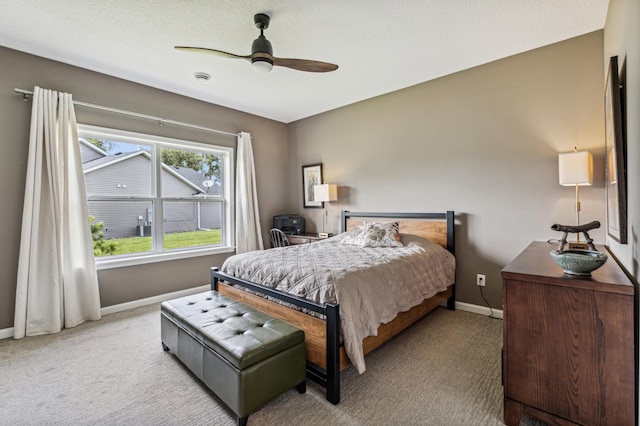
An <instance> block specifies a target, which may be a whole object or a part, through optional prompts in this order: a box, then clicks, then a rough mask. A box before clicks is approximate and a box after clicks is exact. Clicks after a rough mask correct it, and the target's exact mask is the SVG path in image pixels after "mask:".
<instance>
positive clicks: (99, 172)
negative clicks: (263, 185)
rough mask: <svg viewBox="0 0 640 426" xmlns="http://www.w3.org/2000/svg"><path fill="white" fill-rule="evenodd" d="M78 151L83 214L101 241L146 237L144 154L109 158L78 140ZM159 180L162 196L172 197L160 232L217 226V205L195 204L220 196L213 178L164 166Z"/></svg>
mask: <svg viewBox="0 0 640 426" xmlns="http://www.w3.org/2000/svg"><path fill="white" fill-rule="evenodd" d="M80 153H81V157H82V167H83V170H84V175H85V184H86V189H87V196H88V197H89V199H90V201H89V203H88V205H89V214H90V215H92V216H93V217H94V218H95V223H98V222H103V223H104V228H103V231H104V235H105V238H107V239H109V238H125V237H134V236H150V235H151V229H152V228H151V227H152V224H153V220H154V219H153V217H154V215H153V205H152V201H150V200H148V199H144V198H145V197H146V198H149V196H150V194H151V193H152V181H151V179H152V178H151V176H152V174H151V156H150V154H149V152H147V151H146V150H144V149H138V150H136V151H130V152H117V153H115V154H112V153H109V152H106V151H104V150H103V149H100V148H99V147H97V146H95V145H93V144H92V143H90V142H88V141H86V140H85V139H82V138H81V139H80ZM211 179H213V180H211ZM161 182H162V186H161V191H162V194H163V195H164V196H167V197H171V198H172V200H171V201H167V202H165V203H164V205H163V208H164V217H165V221H164V232H165V233H174V232H186V231H196V230H200V229H216V228H220V221H221V217H222V208H221V203H211V202H207V203H201V202H199V201H197V198H198V197H205V196H219V195H220V191H221V186H220V183H219V182H218V181H217V180H216V179H215V178H209V177H206V176H204V175H203V174H202V173H200V172H198V171H196V170H193V169H191V168H188V167H179V166H173V165H166V164H164V165H163V166H162V176H161ZM207 185H209V186H207ZM92 197H93V198H94V199H93V200H92ZM95 197H110V198H109V200H106V199H105V200H95ZM111 197H112V198H111ZM128 197H131V199H127V198H128ZM194 197H195V198H196V201H194ZM178 199H185V200H184V201H182V200H178Z"/></svg>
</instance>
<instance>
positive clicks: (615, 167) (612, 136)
mask: <svg viewBox="0 0 640 426" xmlns="http://www.w3.org/2000/svg"><path fill="white" fill-rule="evenodd" d="M620 95H621V86H620V79H619V76H618V57H617V56H613V57H612V58H611V59H610V60H609V75H608V76H607V86H606V90H605V155H606V161H605V163H606V165H605V170H606V182H605V187H606V194H607V234H608V235H609V236H610V237H611V238H613V239H614V240H616V241H617V242H619V243H620V244H626V243H627V170H626V169H627V168H626V146H625V141H624V132H623V127H622V126H623V124H622V119H623V116H622V102H621V99H620V97H621V96H620Z"/></svg>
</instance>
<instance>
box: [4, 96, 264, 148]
mask: <svg viewBox="0 0 640 426" xmlns="http://www.w3.org/2000/svg"><path fill="white" fill-rule="evenodd" d="M14 91H15V92H16V93H20V94H21V95H22V98H23V99H24V100H25V101H26V100H27V99H29V96H32V95H33V92H32V91H30V90H24V89H17V88H16V89H14ZM73 104H74V105H78V106H83V107H87V108H93V109H99V110H101V111H108V112H113V113H116V114H122V115H129V116H131V117H138V118H144V119H146V120H152V121H157V122H158V124H160V125H161V126H162V125H164V124H173V125H175V126H182V127H188V128H191V129H197V130H204V131H206V132H213V133H218V134H221V135H227V136H234V137H237V136H238V133H231V132H225V131H223V130H216V129H211V128H209V127H202V126H196V125H195V124H189V123H184V122H182V121H176V120H170V119H166V118H162V117H154V116H153V115H147V114H141V113H139V112H132V111H127V110H124V109H117V108H111V107H106V106H102V105H96V104H90V103H87V102H81V101H76V100H74V101H73ZM251 139H252V140H253V138H251Z"/></svg>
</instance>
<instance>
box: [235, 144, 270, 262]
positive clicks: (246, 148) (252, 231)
mask: <svg viewBox="0 0 640 426" xmlns="http://www.w3.org/2000/svg"><path fill="white" fill-rule="evenodd" d="M263 248H264V245H263V243H262V229H261V227H260V213H259V211H258V191H257V188H256V170H255V164H254V162H253V149H252V148H251V135H250V134H249V133H247V132H242V133H240V134H239V135H238V161H237V165H236V253H246V252H248V251H252V250H262V249H263Z"/></svg>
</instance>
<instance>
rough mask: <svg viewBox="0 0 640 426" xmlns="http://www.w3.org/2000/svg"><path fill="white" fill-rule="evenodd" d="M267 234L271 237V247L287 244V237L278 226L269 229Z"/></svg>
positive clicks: (285, 245)
mask: <svg viewBox="0 0 640 426" xmlns="http://www.w3.org/2000/svg"><path fill="white" fill-rule="evenodd" d="M269 235H270V237H271V247H272V248H273V247H287V246H288V245H290V244H289V239H288V238H287V236H286V234H285V233H284V232H282V231H281V230H279V229H278V228H273V229H271V231H269Z"/></svg>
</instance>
